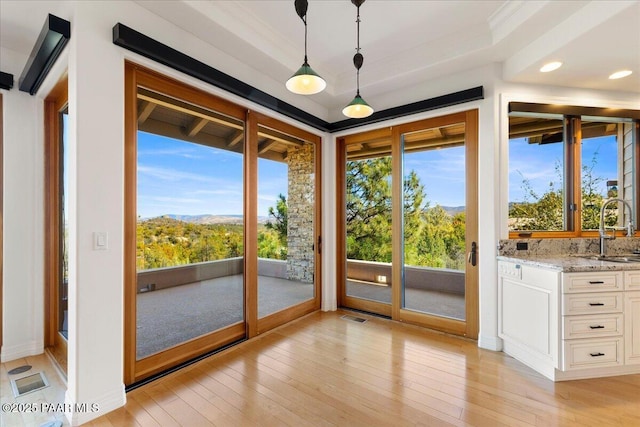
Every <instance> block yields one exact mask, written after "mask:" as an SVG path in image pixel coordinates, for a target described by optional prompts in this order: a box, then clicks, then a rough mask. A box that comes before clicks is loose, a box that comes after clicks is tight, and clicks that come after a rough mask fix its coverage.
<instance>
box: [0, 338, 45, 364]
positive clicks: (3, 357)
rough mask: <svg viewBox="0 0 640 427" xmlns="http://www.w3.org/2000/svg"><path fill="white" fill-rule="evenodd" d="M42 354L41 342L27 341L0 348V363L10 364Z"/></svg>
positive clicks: (42, 345)
mask: <svg viewBox="0 0 640 427" xmlns="http://www.w3.org/2000/svg"><path fill="white" fill-rule="evenodd" d="M42 353H44V344H43V343H42V342H41V341H28V342H26V343H23V344H17V345H13V346H6V345H3V346H2V352H1V354H0V362H2V363H5V362H10V361H12V360H16V359H20V358H22V357H28V356H35V355H38V354H42Z"/></svg>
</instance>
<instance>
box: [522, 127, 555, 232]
mask: <svg viewBox="0 0 640 427" xmlns="http://www.w3.org/2000/svg"><path fill="white" fill-rule="evenodd" d="M563 170H564V143H563V123H562V119H555V118H553V119H549V118H535V117H514V116H510V117H509V231H562V230H564V229H565V221H564V219H565V213H564V206H565V204H564V202H563V197H564V191H563V189H564V182H563V177H564V172H563Z"/></svg>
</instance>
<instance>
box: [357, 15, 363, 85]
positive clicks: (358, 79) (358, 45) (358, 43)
mask: <svg viewBox="0 0 640 427" xmlns="http://www.w3.org/2000/svg"><path fill="white" fill-rule="evenodd" d="M356 10H357V12H356V54H358V53H360V6H357V7H356ZM360 66H362V65H360ZM356 96H360V67H356Z"/></svg>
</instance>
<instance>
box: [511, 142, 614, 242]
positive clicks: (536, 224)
mask: <svg viewBox="0 0 640 427" xmlns="http://www.w3.org/2000/svg"><path fill="white" fill-rule="evenodd" d="M597 163H598V150H596V151H595V153H594V155H593V157H592V158H591V162H590V163H589V164H583V165H582V177H581V192H582V195H581V207H580V208H581V210H582V229H583V230H597V229H598V228H599V225H600V208H601V207H602V203H603V202H604V200H606V195H605V194H602V192H601V191H600V188H601V184H602V182H603V181H604V180H605V178H603V177H601V176H597V175H596V174H595V172H594V169H595V167H596V165H597ZM555 174H556V176H557V179H558V182H556V181H550V182H549V186H548V187H547V191H545V192H544V193H543V194H538V193H537V192H536V191H535V190H534V189H533V187H532V185H531V183H530V182H529V180H528V179H526V178H525V177H524V176H523V175H522V173H520V176H521V177H522V184H521V185H522V189H523V190H524V192H525V196H524V201H522V202H514V203H511V205H510V206H509V219H510V224H509V229H511V230H531V231H535V230H549V231H558V230H564V209H563V203H564V199H563V188H562V184H561V182H562V165H561V163H560V161H559V160H557V161H556V164H555ZM616 223H617V209H615V207H614V209H612V210H608V211H607V212H605V224H606V225H609V226H612V225H615V224H616Z"/></svg>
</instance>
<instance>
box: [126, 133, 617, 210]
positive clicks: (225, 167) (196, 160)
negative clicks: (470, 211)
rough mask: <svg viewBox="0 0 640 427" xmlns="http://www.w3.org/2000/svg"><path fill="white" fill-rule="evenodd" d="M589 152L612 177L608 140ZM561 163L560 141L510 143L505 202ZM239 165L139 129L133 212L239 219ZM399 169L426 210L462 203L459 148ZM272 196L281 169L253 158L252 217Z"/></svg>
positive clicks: (545, 181)
mask: <svg viewBox="0 0 640 427" xmlns="http://www.w3.org/2000/svg"><path fill="white" fill-rule="evenodd" d="M596 151H597V152H598V163H597V164H596V166H595V168H594V171H595V174H596V175H597V176H603V177H605V179H616V176H617V174H616V162H617V148H616V140H615V137H601V138H591V139H587V140H585V141H583V158H584V159H585V160H586V161H587V163H588V164H590V162H591V159H592V157H593V154H594V152H596ZM561 158H562V145H561V144H546V145H536V144H531V145H530V144H527V143H526V142H524V141H523V140H513V141H511V143H510V144H509V163H510V168H509V170H510V173H509V200H510V201H520V200H523V197H524V191H523V189H522V185H521V184H522V176H524V177H525V178H527V179H528V180H529V182H530V184H531V186H532V187H533V188H534V190H535V191H537V192H538V193H539V194H542V193H544V192H545V191H546V189H547V188H548V186H549V181H550V177H552V179H554V181H556V182H558V179H557V174H556V172H555V161H556V159H561ZM242 161H243V160H242V155H240V154H237V153H233V152H230V151H225V150H218V149H214V148H210V147H206V146H202V145H198V144H191V143H186V142H184V141H176V140H173V139H171V138H166V137H162V136H158V135H152V134H148V133H144V132H139V133H138V215H139V216H140V217H142V218H150V217H155V216H159V215H164V214H179V215H202V214H211V215H238V214H242V209H243V208H242V202H243V201H242V191H243V189H242V174H243V165H242ZM404 165H405V166H404V167H405V173H406V172H408V171H409V170H415V171H416V172H417V173H418V176H419V177H420V181H421V182H422V183H423V184H424V186H425V191H426V194H427V200H428V201H429V203H430V205H431V206H435V205H436V204H439V205H441V206H463V205H464V204H465V202H464V184H465V183H464V147H453V148H447V149H442V150H431V151H421V152H417V153H410V154H406V155H405V159H404ZM520 173H522V176H521V175H520ZM604 185H605V184H604V183H602V189H603V191H604ZM280 193H282V194H284V195H285V196H286V195H287V165H286V164H285V163H280V162H274V161H271V160H265V159H260V160H259V162H258V215H260V216H267V213H268V209H269V207H270V206H275V203H276V200H277V196H278V194H280Z"/></svg>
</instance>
